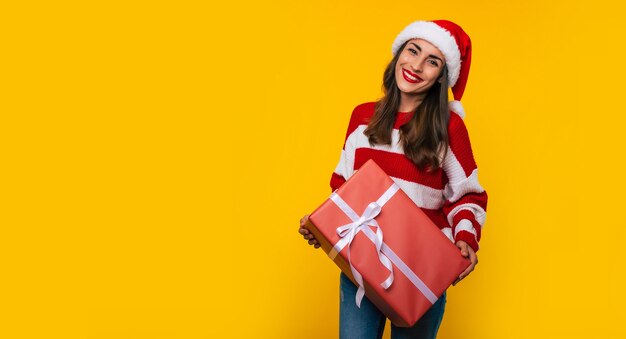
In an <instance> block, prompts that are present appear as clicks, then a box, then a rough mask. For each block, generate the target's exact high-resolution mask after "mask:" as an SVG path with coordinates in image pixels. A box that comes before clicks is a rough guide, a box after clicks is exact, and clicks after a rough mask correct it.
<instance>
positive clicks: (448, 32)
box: [391, 20, 472, 117]
mask: <svg viewBox="0 0 626 339" xmlns="http://www.w3.org/2000/svg"><path fill="white" fill-rule="evenodd" d="M417 38H419V39H424V40H426V41H428V42H430V43H431V44H433V45H435V47H437V48H438V49H439V50H440V51H441V53H442V54H443V56H444V58H445V60H446V65H447V66H448V86H450V87H452V94H453V95H454V100H453V101H450V102H449V107H450V109H451V110H452V111H454V112H456V113H457V114H458V115H460V116H461V117H464V116H465V111H464V110H463V105H461V101H460V100H461V97H462V96H463V92H464V91H465V85H466V84H467V77H468V75H469V69H470V64H471V61H472V42H471V41H470V38H469V36H468V35H467V34H466V33H465V31H463V29H462V28H461V27H460V26H459V25H457V24H455V23H454V22H452V21H448V20H433V21H415V22H413V23H411V24H409V25H408V26H406V27H405V28H404V29H403V30H402V32H400V34H398V36H397V37H396V39H395V40H394V41H393V44H392V45H391V53H392V54H393V55H394V56H395V55H396V53H397V52H399V49H400V47H401V46H402V44H404V43H405V42H406V41H408V40H411V39H417Z"/></svg>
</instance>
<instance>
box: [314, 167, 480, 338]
mask: <svg viewBox="0 0 626 339" xmlns="http://www.w3.org/2000/svg"><path fill="white" fill-rule="evenodd" d="M305 227H306V228H307V229H309V231H310V232H311V233H313V235H314V236H315V238H316V239H317V240H318V242H319V243H320V245H321V248H322V249H323V250H324V251H325V252H326V253H327V254H328V255H329V256H330V257H331V259H333V261H334V262H335V263H336V264H337V266H339V268H341V270H342V271H343V272H344V273H345V274H346V275H347V276H348V277H349V278H350V279H351V280H352V282H354V283H355V285H357V286H359V291H358V292H357V297H356V303H357V305H359V307H360V301H361V298H362V297H363V293H364V295H365V296H367V298H368V299H369V300H370V301H371V302H372V303H373V304H374V305H376V307H378V309H379V310H381V311H382V312H383V313H384V314H385V315H386V316H387V318H389V320H391V322H392V323H393V324H394V325H396V326H402V327H409V326H413V325H414V324H415V323H416V322H417V321H418V320H419V318H420V317H421V316H422V315H423V314H424V313H426V311H428V309H429V308H430V307H431V306H432V305H433V304H434V303H435V302H436V301H437V299H438V298H439V297H441V295H443V292H444V291H445V290H446V289H447V288H448V287H449V286H450V285H451V284H452V282H453V281H454V280H456V279H457V278H458V276H459V275H460V274H461V273H462V272H463V271H464V270H465V269H466V268H467V267H468V266H469V265H470V264H471V262H470V261H469V259H467V258H465V257H463V256H462V255H461V252H460V250H459V248H457V247H456V246H455V245H454V244H453V243H452V242H451V241H450V239H448V237H446V236H445V235H444V234H443V232H441V230H440V229H439V227H437V225H435V224H434V223H433V222H432V221H431V220H430V218H429V217H428V216H427V215H426V214H425V213H424V212H423V211H422V210H421V209H420V208H419V207H418V206H417V205H415V203H414V202H413V201H412V200H411V199H410V198H409V197H408V196H407V195H406V193H404V191H402V189H400V188H399V187H398V186H397V185H396V184H395V182H394V181H393V179H391V178H390V177H389V176H388V175H387V174H386V173H385V172H384V171H383V170H382V169H381V168H380V167H379V166H378V165H377V164H376V163H375V162H374V160H371V159H370V160H368V161H367V162H366V163H364V164H363V165H362V166H361V167H360V168H359V169H358V170H356V171H355V172H354V174H353V175H352V176H351V177H350V178H349V179H348V180H347V181H346V182H345V183H344V184H343V185H341V187H339V188H338V189H337V190H336V191H335V192H333V193H332V194H331V197H330V198H329V199H328V200H326V201H325V202H324V203H323V204H322V205H321V206H319V207H318V208H317V209H315V211H313V212H312V213H311V215H310V216H309V221H308V223H307V224H306V226H305Z"/></svg>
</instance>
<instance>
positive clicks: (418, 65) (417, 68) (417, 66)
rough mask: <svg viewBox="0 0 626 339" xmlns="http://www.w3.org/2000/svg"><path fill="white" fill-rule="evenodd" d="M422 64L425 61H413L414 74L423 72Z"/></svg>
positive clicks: (416, 59)
mask: <svg viewBox="0 0 626 339" xmlns="http://www.w3.org/2000/svg"><path fill="white" fill-rule="evenodd" d="M422 62H423V60H422V59H421V58H415V60H413V62H412V63H411V69H412V70H413V72H415V73H419V72H421V71H422Z"/></svg>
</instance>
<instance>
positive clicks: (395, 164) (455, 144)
mask: <svg viewBox="0 0 626 339" xmlns="http://www.w3.org/2000/svg"><path fill="white" fill-rule="evenodd" d="M374 105H375V103H374V102H367V103H363V104H361V105H358V106H357V107H356V108H355V109H354V111H353V112H352V116H351V117H350V123H349V124H348V130H347V132H346V138H345V141H344V145H343V149H342V151H341V157H340V159H339V163H338V164H337V167H336V168H335V170H334V172H333V174H332V177H331V180H330V187H331V189H332V191H333V192H334V191H335V190H336V189H337V188H339V186H341V185H342V184H343V183H344V182H345V181H346V180H347V179H348V178H350V176H352V174H353V173H354V171H356V170H358V169H359V168H360V167H361V165H363V164H364V163H365V162H366V161H367V160H369V159H373V160H374V161H376V163H377V164H378V165H379V166H380V167H381V168H382V169H383V170H384V171H385V172H386V173H387V174H388V175H389V176H390V177H391V179H393V181H394V182H395V183H396V184H398V186H400V188H401V189H402V190H403V191H404V192H405V193H406V194H407V195H408V196H409V197H410V198H411V200H413V202H415V204H416V205H417V206H419V207H420V208H421V209H422V211H424V212H425V213H426V215H428V217H430V219H431V220H432V221H433V222H434V223H435V224H436V225H437V226H438V227H439V229H441V231H442V232H443V233H444V234H445V235H446V236H447V237H448V239H450V241H452V242H453V243H456V242H457V241H458V240H464V241H465V242H467V244H468V245H469V246H471V247H472V249H474V251H478V242H479V241H480V235H481V230H482V226H483V225H484V223H485V218H486V211H487V192H486V191H485V190H484V189H483V188H482V187H481V185H480V183H479V182H478V168H477V166H476V162H475V161H474V156H473V154H472V148H471V145H470V140H469V135H468V132H467V129H466V127H465V123H464V122H463V118H462V117H461V116H459V115H458V114H456V113H454V112H453V111H451V114H450V121H449V124H448V138H449V146H448V152H447V155H446V157H445V159H443V162H442V166H441V167H440V168H438V169H436V170H434V171H432V172H426V171H421V170H420V169H419V168H418V167H417V166H416V165H415V164H414V163H413V162H412V161H411V159H410V158H408V157H407V156H406V155H404V151H403V147H402V143H401V142H399V129H398V128H399V127H400V126H402V125H403V124H404V123H406V122H408V121H409V120H410V118H411V117H412V115H413V112H398V114H397V117H396V121H395V125H394V129H393V133H392V145H391V146H390V145H378V144H377V145H375V146H373V147H372V146H370V144H369V141H368V139H367V136H366V135H365V134H363V131H365V128H367V124H368V122H369V119H370V118H371V117H372V116H373V115H374Z"/></svg>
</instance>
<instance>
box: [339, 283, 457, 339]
mask: <svg viewBox="0 0 626 339" xmlns="http://www.w3.org/2000/svg"><path fill="white" fill-rule="evenodd" d="M339 290H340V304H339V306H340V307H339V338H340V339H380V338H382V336H383V331H384V329H385V322H386V321H387V318H386V317H385V315H384V314H383V313H381V312H380V311H379V310H378V308H377V307H376V306H374V304H372V302H371V301H369V300H368V299H367V297H364V298H363V300H362V301H361V308H359V307H357V306H356V303H355V296H356V291H357V286H356V285H355V284H354V283H353V282H352V281H351V280H350V278H348V276H347V275H345V274H344V273H343V272H341V277H340V283H339ZM445 305H446V292H443V295H442V296H441V297H440V298H439V300H437V301H436V302H435V303H434V304H433V305H432V307H431V308H430V309H429V310H428V311H426V313H424V315H423V316H422V317H421V318H420V319H419V320H418V321H417V323H416V324H415V325H413V327H397V326H395V325H393V324H391V338H392V339H408V338H412V339H434V338H436V337H437V331H438V330H439V325H440V324H441V320H442V319H443V312H444V309H445Z"/></svg>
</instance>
